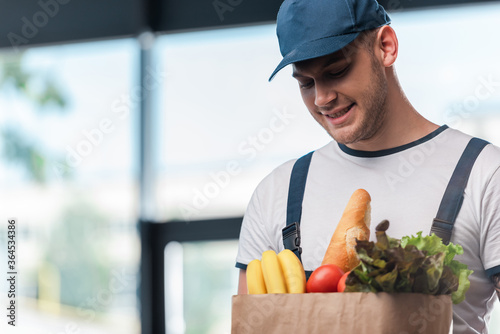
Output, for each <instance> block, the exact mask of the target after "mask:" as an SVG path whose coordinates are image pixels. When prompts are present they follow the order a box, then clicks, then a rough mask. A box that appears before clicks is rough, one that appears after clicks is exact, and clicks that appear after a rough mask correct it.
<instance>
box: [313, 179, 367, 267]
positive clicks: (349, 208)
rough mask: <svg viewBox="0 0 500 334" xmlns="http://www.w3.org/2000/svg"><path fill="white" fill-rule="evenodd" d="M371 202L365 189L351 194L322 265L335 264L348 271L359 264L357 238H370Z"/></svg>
mask: <svg viewBox="0 0 500 334" xmlns="http://www.w3.org/2000/svg"><path fill="white" fill-rule="evenodd" d="M370 202H371V197H370V194H368V192H367V191H366V190H364V189H357V190H356V191H355V192H354V193H353V194H352V195H351V198H350V199H349V202H348V203H347V205H346V207H345V209H344V213H343V214H342V217H341V218H340V221H339V223H338V225H337V228H336V229H335V232H334V233H333V235H332V238H331V240H330V244H329V245H328V248H327V249H326V252H325V256H324V258H323V262H322V263H321V265H324V264H335V265H337V266H339V267H340V268H341V269H342V270H343V271H344V272H348V271H350V270H352V269H353V268H354V267H356V266H357V265H358V264H359V259H358V256H357V254H356V239H358V240H369V239H370V219H371V217H370V214H371V206H370Z"/></svg>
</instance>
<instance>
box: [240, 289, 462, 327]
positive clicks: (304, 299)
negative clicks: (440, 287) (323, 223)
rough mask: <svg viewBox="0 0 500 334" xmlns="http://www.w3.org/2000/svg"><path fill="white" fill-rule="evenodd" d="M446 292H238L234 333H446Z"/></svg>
mask: <svg viewBox="0 0 500 334" xmlns="http://www.w3.org/2000/svg"><path fill="white" fill-rule="evenodd" d="M451 321H452V302H451V297H450V296H448V295H447V296H431V295H424V294H419V293H394V294H389V293H384V292H380V293H365V292H349V293H303V294H265V295H238V296H233V300H232V323H231V327H232V329H231V333H232V334H250V333H258V334H274V333H276V334H281V333H283V334H290V333H295V334H300V333H304V334H306V333H307V334H309V333H314V334H320V333H353V334H364V333H366V334H410V333H412V334H413V333H425V334H447V333H449V331H450V327H451Z"/></svg>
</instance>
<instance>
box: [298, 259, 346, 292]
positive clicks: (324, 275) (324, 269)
mask: <svg viewBox="0 0 500 334" xmlns="http://www.w3.org/2000/svg"><path fill="white" fill-rule="evenodd" d="M342 275H344V272H343V271H342V269H340V268H339V267H338V266H336V265H334V264H325V265H322V266H320V267H318V268H317V269H316V270H314V271H313V272H312V274H311V277H309V279H308V280H307V284H306V291H307V292H337V284H338V282H339V280H340V278H341V277H342Z"/></svg>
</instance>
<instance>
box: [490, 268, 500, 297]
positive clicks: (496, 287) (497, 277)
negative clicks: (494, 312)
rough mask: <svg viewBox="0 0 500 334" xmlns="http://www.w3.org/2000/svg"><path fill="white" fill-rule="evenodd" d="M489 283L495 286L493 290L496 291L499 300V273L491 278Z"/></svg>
mask: <svg viewBox="0 0 500 334" xmlns="http://www.w3.org/2000/svg"><path fill="white" fill-rule="evenodd" d="M491 281H492V282H493V285H494V286H495V290H496V291H497V296H498V298H499V299H500V273H498V274H495V275H493V276H491Z"/></svg>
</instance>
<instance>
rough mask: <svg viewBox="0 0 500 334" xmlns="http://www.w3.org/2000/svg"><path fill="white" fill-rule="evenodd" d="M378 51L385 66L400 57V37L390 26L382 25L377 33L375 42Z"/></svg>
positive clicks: (388, 65) (390, 64)
mask: <svg viewBox="0 0 500 334" xmlns="http://www.w3.org/2000/svg"><path fill="white" fill-rule="evenodd" d="M375 48H376V50H375V51H376V53H375V54H378V55H380V60H381V61H382V64H383V65H384V66H385V67H390V66H392V65H393V64H394V62H395V61H396V58H397V57H398V48H399V45H398V38H397V36H396V32H395V31H394V29H392V28H391V27H390V26H388V25H385V26H382V27H381V28H380V29H379V31H378V33H377V42H376V43H375Z"/></svg>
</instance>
